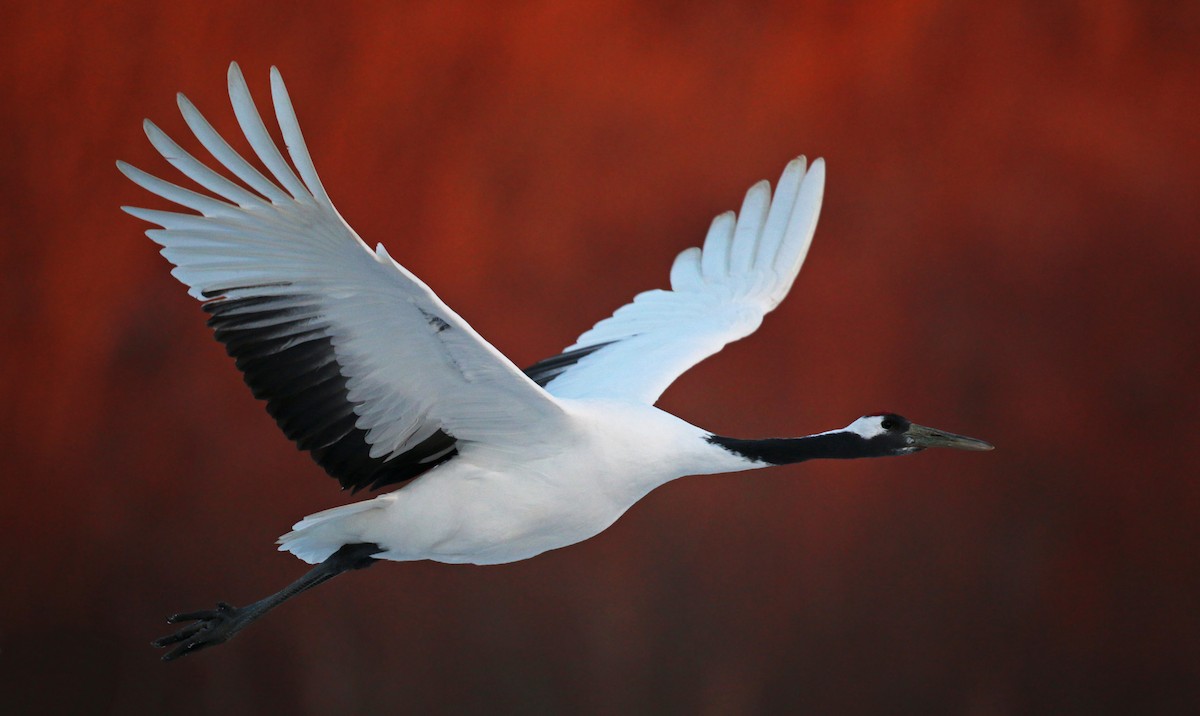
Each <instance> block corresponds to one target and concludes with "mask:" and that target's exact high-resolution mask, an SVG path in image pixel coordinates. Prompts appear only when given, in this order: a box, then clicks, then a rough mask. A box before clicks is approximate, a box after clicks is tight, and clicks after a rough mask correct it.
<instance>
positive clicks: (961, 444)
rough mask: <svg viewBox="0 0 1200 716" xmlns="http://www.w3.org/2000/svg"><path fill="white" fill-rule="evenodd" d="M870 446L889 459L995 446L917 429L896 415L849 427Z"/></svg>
mask: <svg viewBox="0 0 1200 716" xmlns="http://www.w3.org/2000/svg"><path fill="white" fill-rule="evenodd" d="M845 432H849V433H854V434H855V435H858V436H859V437H860V438H862V439H863V440H864V441H866V442H867V444H868V445H869V446H870V452H871V453H872V454H875V455H878V456H880V457H882V456H885V455H908V454H910V453H914V452H920V451H921V450H924V449H925V448H931V447H946V448H955V449H958V450H991V449H992V444H991V443H987V442H984V441H983V440H976V439H975V438H969V437H967V436H965V435H955V434H954V433H948V432H945V431H942V430H935V429H934V428H927V427H925V426H924V425H917V424H916V423H914V422H912V421H911V420H909V419H908V418H905V417H903V416H901V415H896V414H895V413H875V414H872V415H864V416H862V417H861V418H859V419H858V420H855V421H854V422H852V423H850V424H849V425H847V426H846V427H845Z"/></svg>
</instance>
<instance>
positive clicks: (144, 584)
mask: <svg viewBox="0 0 1200 716" xmlns="http://www.w3.org/2000/svg"><path fill="white" fill-rule="evenodd" d="M251 5H253V7H251ZM4 16H5V20H4V22H3V23H2V25H0V135H2V136H3V137H4V141H3V142H0V159H2V160H3V161H2V171H0V184H2V187H3V195H4V196H5V201H4V207H3V209H0V227H2V232H0V237H2V244H0V246H2V251H3V254H2V255H0V256H2V265H3V271H2V273H0V286H2V292H3V293H2V295H3V313H2V316H3V322H4V335H5V336H6V340H5V345H4V348H3V351H2V352H0V356H2V360H3V363H2V366H3V383H2V385H3V420H4V423H3V429H2V430H0V442H2V443H3V445H4V448H3V450H2V451H0V517H2V519H0V539H2V540H3V542H2V544H3V550H2V551H0V565H2V568H3V571H2V574H3V577H2V579H0V711H2V712H3V713H5V714H16V713H72V714H76V713H112V714H141V713H147V714H166V713H169V714H179V715H183V714H210V713H211V714H250V713H291V714H321V713H339V714H374V713H455V714H462V713H583V714H618V713H622V714H623V713H664V714H667V713H679V714H745V713H767V714H772V713H800V712H808V713H822V714H832V713H838V714H860V713H861V714H869V713H920V714H936V713H953V714H1028V713H1054V714H1067V713H1078V714H1103V713H1113V714H1130V713H1138V714H1151V713H1153V714H1167V713H1194V712H1195V710H1196V709H1197V708H1200V706H1198V704H1200V701H1198V696H1200V647H1198V644H1200V624H1198V621H1200V618H1198V616H1197V612H1198V609H1200V530H1198V529H1197V516H1198V515H1200V482H1198V479H1197V474H1198V472H1200V471H1198V470H1197V457H1196V452H1197V451H1196V448H1197V445H1198V440H1197V435H1198V433H1200V420H1198V415H1200V411H1198V408H1200V401H1198V399H1197V395H1198V393H1197V383H1198V369H1200V340H1198V338H1197V326H1200V301H1198V300H1197V299H1198V295H1197V282H1198V280H1200V210H1198V208H1197V206H1198V199H1200V191H1198V187H1200V144H1198V140H1197V129H1200V126H1198V125H1200V122H1198V118H1200V91H1197V88H1198V86H1200V84H1198V80H1200V72H1198V70H1200V45H1198V44H1197V37H1198V36H1200V5H1197V4H1196V3H1194V2H1154V3H1147V2H1120V1H1117V0H1114V1H1111V2H1094V3H1083V2H1075V3H1069V2H1049V3H1047V2H1034V1H1032V0H1031V1H1027V2H1001V3H949V2H868V3H844V2H840V1H837V0H805V1H803V2H774V3H772V2H755V3H743V4H734V3H709V4H705V3H682V2H640V1H639V2H634V1H626V2H606V3H558V2H522V3H495V4H491V3H478V4H474V3H454V2H417V3H396V4H391V5H379V6H372V5H368V4H353V5H351V4H343V3H326V4H315V3H314V4H293V3H257V4H250V3H231V2H212V1H206V2H176V3H158V2H149V1H142V2H128V3H121V4H111V5H110V4H108V3H103V4H102V3H95V4H86V3H76V2H61V1H60V2H50V1H47V2H41V3H36V4H35V3H9V4H7V6H6V8H5V10H4ZM235 59H236V60H238V61H239V62H240V63H241V64H242V66H243V68H244V69H245V70H246V73H247V75H248V77H249V79H250V82H251V89H252V90H253V91H255V92H256V94H257V95H258V96H259V97H260V98H262V99H264V100H265V98H266V96H267V95H266V89H267V69H268V67H269V66H270V65H271V64H276V65H278V66H279V67H280V68H281V69H282V71H283V73H284V76H285V77H286V79H287V81H288V85H289V88H290V90H291V94H292V97H293V99H294V101H295V103H296V105H297V108H298V112H299V116H300V120H301V124H302V126H303V127H304V131H305V134H306V136H307V138H308V142H309V145H310V147H311V149H312V152H313V155H314V157H315V160H316V164H317V166H318V168H319V170H320V171H321V173H322V176H323V178H324V182H325V185H326V187H327V188H328V189H329V192H330V194H331V195H332V197H333V198H334V201H335V202H336V203H337V204H338V206H339V208H340V209H341V211H342V213H343V214H344V215H345V216H346V217H347V219H348V220H349V221H350V223H351V224H352V225H353V226H355V227H356V228H357V230H358V231H359V233H360V234H361V235H362V236H363V237H364V238H366V239H367V241H368V242H374V241H383V242H385V243H386V244H387V245H388V247H389V249H390V251H391V253H392V254H393V255H394V256H395V257H396V258H397V259H398V260H400V261H402V262H404V263H405V264H406V265H407V266H409V267H410V268H411V269H412V270H414V271H415V272H416V273H417V274H419V275H420V276H422V277H423V278H424V279H426V280H427V282H428V283H429V284H431V285H432V286H433V287H434V288H435V289H436V290H437V291H438V292H439V293H440V294H441V296H443V297H444V298H445V299H446V300H447V302H448V303H449V304H450V305H452V306H453V307H455V308H456V310H458V311H459V312H460V313H461V314H462V315H463V316H464V317H465V318H466V319H467V320H469V321H471V322H472V323H473V325H474V326H476V327H477V328H478V329H479V331H480V332H481V333H482V334H483V335H484V336H486V337H487V338H489V339H490V340H491V341H493V342H494V343H495V345H496V346H497V347H498V348H500V349H501V350H502V351H504V352H505V353H506V354H508V355H509V356H511V357H512V358H513V359H514V360H515V361H516V362H517V363H519V364H522V365H525V364H529V363H532V362H534V361H536V360H538V359H540V358H543V357H545V356H547V355H551V354H553V353H556V352H557V351H558V350H560V349H561V348H562V347H563V346H565V345H567V344H569V343H570V342H571V341H572V340H573V338H574V336H575V335H577V334H578V333H579V332H581V331H582V330H583V329H584V328H586V327H588V326H589V325H591V323H593V322H594V321H596V320H598V319H599V318H601V317H603V316H605V315H607V314H608V313H609V312H610V311H611V310H613V309H614V308H615V307H617V306H618V305H620V304H622V303H623V302H625V301H626V300H628V299H629V298H630V297H631V296H632V295H633V294H634V293H636V292H638V291H641V290H644V289H648V288H653V287H659V286H663V285H665V282H666V277H667V269H668V267H669V265H670V261H671V259H672V257H673V256H674V255H675V253H676V252H678V251H680V250H681V249H683V248H685V247H687V246H690V245H694V244H696V243H698V242H699V241H700V240H701V239H702V237H703V235H704V232H705V229H706V228H707V225H708V221H709V220H710V218H711V217H712V216H713V215H715V214H717V213H719V212H721V211H724V210H727V209H733V208H737V206H738V205H739V204H740V200H741V196H742V193H743V192H744V191H745V189H746V188H747V187H748V186H749V185H750V184H751V183H753V182H754V181H757V180H758V179H760V178H763V177H770V178H772V179H774V178H775V177H777V176H778V172H779V171H780V170H781V169H782V167H783V165H784V163H785V162H786V161H787V160H788V159H789V158H791V157H792V156H794V155H795V154H799V153H801V152H804V153H808V154H809V155H810V156H817V155H819V156H824V157H825V158H826V160H827V162H828V167H829V181H828V187H827V193H826V202H825V209H824V214H823V216H822V219H821V224H820V228H819V230H818V232H817V239H816V243H815V244H814V248H813V250H812V252H811V254H810V256H809V259H808V263H807V265H806V268H805V270H804V272H803V273H802V275H801V278H800V280H799V281H798V282H797V284H796V286H795V288H794V290H793V291H792V294H791V296H790V297H789V299H788V300H787V302H785V303H784V305H783V306H782V307H781V308H780V309H779V310H778V311H776V312H775V313H774V314H773V315H771V316H770V317H769V318H768V320H767V321H766V323H765V324H764V325H763V327H762V329H761V330H760V331H759V332H758V333H757V334H756V335H755V336H753V337H752V338H751V339H748V340H746V341H743V342H741V343H739V344H735V345H733V346H731V347H729V348H728V349H726V351H725V352H723V353H721V354H720V355H719V356H717V357H715V358H713V359H710V360H709V361H707V362H705V363H704V364H702V365H701V366H699V367H697V368H696V369H695V370H693V371H692V372H690V373H689V374H687V375H686V376H685V377H684V378H683V379H682V380H680V381H679V382H678V383H677V384H676V385H675V386H674V387H672V389H671V390H670V391H668V393H667V394H666V395H665V397H664V399H663V401H662V404H663V405H664V406H665V407H666V408H667V409H669V410H671V411H673V412H676V413H677V414H679V415H681V416H683V417H684V418H686V419H688V420H689V421H692V422H694V423H697V424H699V425H703V426H705V427H708V428H710V429H714V430H717V431H720V432H723V433H725V434H733V435H742V436H746V437H754V436H766V435H781V434H799V433H805V432H816V431H820V430H826V429H830V428H833V427H838V426H841V425H844V424H846V423H848V422H849V421H850V420H852V419H854V418H855V417H857V416H858V415H860V414H863V413H867V412H876V411H879V410H895V411H898V412H901V413H903V414H905V415H907V416H909V417H911V418H912V419H914V420H917V421H919V422H923V423H927V424H931V425H935V426H938V427H943V428H946V429H949V430H953V431H957V432H963V433H967V434H971V435H977V436H979V437H983V438H986V439H989V440H991V441H993V442H994V443H995V444H996V446H997V449H996V451H995V452H994V453H990V454H967V453H950V452H940V453H937V452H935V453H926V454H923V455H921V456H918V457H915V458H908V459H903V460H886V461H857V462H849V463H827V464H816V463H813V464H806V465H801V466H795V467H792V468H784V469H778V470H775V471H773V472H769V473H757V474H754V475H726V476H717V477H706V478H693V479H686V480H681V481H679V482H676V483H673V484H671V485H668V486H666V487H664V488H662V489H659V490H658V491H656V492H654V493H653V494H651V495H650V496H649V497H648V498H647V499H645V500H644V501H643V502H642V503H640V504H638V505H637V506H635V507H634V508H633V509H632V510H631V511H630V513H629V514H628V515H627V516H626V517H625V518H623V519H622V520H621V521H619V522H618V523H617V524H616V525H615V526H614V527H613V528H611V529H609V530H608V531H607V532H605V533H604V534H602V535H600V536H599V537H597V538H596V539H593V540H591V541H589V542H587V543H584V544H581V545H578V546H574V547H570V548H567V549H563V550H560V551H557V552H553V553H550V554H546V555H543V556H540V557H538V558H536V559H533V560H530V561H528V562H524V563H519V564H513V565H508V566H500V567H486V568H480V567H469V566H446V565H438V564H430V563H416V564H407V565H398V566H397V565H385V566H382V567H377V568H375V569H373V570H370V571H369V572H365V573H357V574H353V575H348V576H346V577H343V578H340V579H338V580H336V581H335V582H332V583H330V584H329V585H327V586H324V587H322V588H320V589H318V590H316V591H314V592H311V593H309V594H307V595H305V596H304V597H303V598H302V599H299V600H297V601H295V602H292V603H290V604H289V605H288V606H287V607H285V608H283V609H281V610H280V611H278V612H276V613H274V614H272V615H271V616H270V617H269V618H267V619H265V620H264V621H263V622H261V623H259V624H258V625H256V626H255V627H254V628H253V629H251V630H249V631H247V632H245V633H244V634H243V635H241V636H240V637H239V638H238V639H237V640H236V641H234V642H232V643H230V644H228V645H225V646H223V647H220V648H219V649H217V650H213V651H210V652H206V653H203V654H200V655H198V656H197V657H193V658H188V659H186V660H184V661H181V662H177V663H174V664H171V665H163V664H161V663H159V662H158V656H159V653H158V652H156V651H155V650H153V649H151V648H150V647H149V645H148V643H149V641H150V640H151V639H153V638H155V637H157V636H159V635H161V634H163V633H165V632H166V630H167V627H166V626H165V624H164V622H163V617H164V616H165V615H167V614H169V613H171V612H174V611H179V610H183V609H195V608H207V607H208V606H209V605H211V604H212V603H213V602H215V601H217V600H219V599H223V600H228V601H232V602H234V603H245V602H247V601H250V600H252V599H256V598H258V597H260V596H262V595H263V594H265V593H267V592H270V591H274V590H275V589H277V588H278V587H280V586H281V585H282V584H284V583H286V582H287V581H290V580H291V579H293V578H294V577H296V576H297V575H298V574H299V573H300V572H301V571H302V568H303V565H301V564H300V563H298V562H296V561H295V560H293V559H292V558H290V557H289V556H286V555H280V554H278V553H276V552H275V551H274V548H273V544H272V543H273V540H274V539H275V537H276V536H277V535H279V534H280V533H282V532H284V531H286V530H287V528H288V526H289V525H290V524H291V523H292V522H293V521H294V520H296V519H297V518H299V517H301V516H303V515H305V514H308V513H311V512H314V511H317V510H319V509H323V508H325V507H328V506H331V505H334V504H340V503H342V502H344V501H348V500H350V499H352V498H351V496H350V495H346V494H340V493H339V492H338V491H337V489H336V485H335V483H334V482H333V481H332V480H330V479H328V478H327V477H325V476H324V474H323V472H321V471H320V470H319V469H318V468H317V467H316V466H315V465H314V464H312V463H311V462H310V461H309V460H308V459H307V457H306V456H305V455H303V454H301V453H299V452H297V451H296V450H295V449H294V448H293V447H292V446H291V444H290V443H288V442H287V441H286V440H285V439H284V438H283V437H282V436H281V435H280V434H279V433H278V431H277V429H276V427H275V426H274V424H273V423H272V421H271V420H270V419H269V418H268V416H267V415H266V413H265V412H264V411H263V410H262V407H261V406H260V405H257V404H256V403H255V401H254V400H252V399H251V397H250V396H249V393H248V391H247V390H246V388H245V387H244V386H243V384H242V382H241V380H240V379H239V376H238V374H237V372H236V370H235V369H234V367H233V365H232V364H231V362H230V361H229V360H228V359H227V358H226V356H225V355H224V351H223V349H222V348H221V346H219V345H218V344H217V343H215V342H214V341H212V340H211V336H210V335H209V332H208V330H207V329H206V328H205V327H204V325H203V324H204V321H203V319H204V314H203V313H202V312H201V311H200V309H199V307H198V306H197V305H196V304H195V303H194V302H193V301H192V300H191V299H189V298H188V297H187V296H186V295H185V293H184V291H183V289H182V287H181V286H179V285H177V284H176V283H175V282H174V281H173V280H172V279H171V277H170V276H169V275H168V271H167V269H168V266H167V264H166V263H165V261H164V260H163V259H162V258H161V257H159V256H158V255H157V254H156V252H155V247H154V246H153V245H152V244H151V243H150V242H149V241H148V240H147V239H146V238H145V237H144V236H143V235H142V233H141V232H142V231H143V230H144V229H145V228H146V227H145V226H143V225H141V224H140V223H139V222H138V221H136V220H134V219H133V218H131V217H128V216H126V215H124V214H122V213H120V212H119V211H118V210H117V207H118V206H119V205H121V204H141V205H150V206H161V204H159V203H157V202H155V201H153V200H152V198H151V197H148V196H147V195H145V194H144V193H143V192H142V191H140V190H139V189H137V188H136V187H134V186H133V185H131V184H130V183H128V182H127V181H125V180H124V179H123V178H121V177H120V176H119V175H118V173H117V171H116V169H115V168H114V166H113V162H114V161H115V160H116V159H118V158H122V159H125V160H129V161H131V162H132V163H134V164H136V165H138V166H141V167H143V168H145V169H148V170H151V171H156V172H159V173H165V174H166V175H171V173H172V172H171V171H170V169H169V167H168V166H167V165H166V163H165V162H164V161H162V160H161V159H160V158H159V157H157V156H156V155H155V154H154V152H153V150H152V149H151V147H150V146H149V144H148V142H146V141H145V138H144V137H143V136H142V133H141V129H140V122H141V119H142V118H143V117H152V118H154V120H155V121H156V122H157V123H159V124H160V126H162V127H163V128H164V129H165V130H167V131H168V133H170V134H172V135H174V136H175V137H176V138H177V139H180V140H185V139H188V138H187V137H186V136H185V127H184V124H183V122H182V120H181V119H180V117H179V116H178V113H177V111H176V109H175V105H174V93H175V92H176V91H178V90H182V91H185V92H186V93H187V94H188V95H189V97H191V98H192V99H193V100H194V101H195V102H196V103H197V104H198V105H199V106H200V107H201V109H202V110H204V111H205V112H206V114H207V115H208V116H209V117H210V119H211V120H212V121H213V122H214V123H215V125H216V126H217V127H218V129H220V130H222V131H224V132H226V133H227V136H230V137H231V138H234V139H240V137H237V136H236V133H235V132H234V127H235V124H234V122H233V117H232V112H231V111H230V110H229V108H228V103H227V99H226V98H225V70H226V67H227V65H228V63H229V61H231V60H235ZM184 144H185V146H187V147H196V143H195V142H194V141H191V142H186V141H185V142H184ZM238 146H242V145H238Z"/></svg>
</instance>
